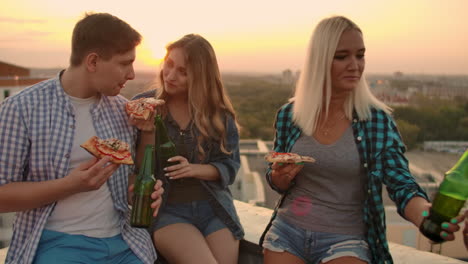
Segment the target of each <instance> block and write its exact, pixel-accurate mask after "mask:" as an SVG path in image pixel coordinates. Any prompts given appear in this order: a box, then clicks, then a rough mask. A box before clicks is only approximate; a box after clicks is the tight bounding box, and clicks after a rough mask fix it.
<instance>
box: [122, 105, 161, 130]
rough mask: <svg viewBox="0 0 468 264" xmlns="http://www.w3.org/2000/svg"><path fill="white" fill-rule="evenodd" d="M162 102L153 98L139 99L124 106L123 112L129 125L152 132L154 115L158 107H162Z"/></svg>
mask: <svg viewBox="0 0 468 264" xmlns="http://www.w3.org/2000/svg"><path fill="white" fill-rule="evenodd" d="M164 103H165V102H164V100H161V99H155V98H140V99H136V100H132V101H129V102H127V103H126V104H125V111H126V112H127V114H128V116H129V122H130V124H131V125H133V126H136V127H137V128H138V129H140V130H142V131H147V132H152V131H153V130H154V115H155V112H156V111H157V108H158V106H161V105H164Z"/></svg>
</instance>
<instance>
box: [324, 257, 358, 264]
mask: <svg viewBox="0 0 468 264" xmlns="http://www.w3.org/2000/svg"><path fill="white" fill-rule="evenodd" d="M322 263H323V262H322ZM341 263H346V264H367V262H365V261H363V260H360V259H358V258H355V257H341V258H336V259H333V260H330V261H328V262H325V263H324V264H341Z"/></svg>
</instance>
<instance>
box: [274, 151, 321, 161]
mask: <svg viewBox="0 0 468 264" xmlns="http://www.w3.org/2000/svg"><path fill="white" fill-rule="evenodd" d="M265 160H266V161H268V162H278V163H302V162H315V159H314V158H312V157H309V156H301V155H299V154H297V153H291V152H287V153H286V152H274V151H270V152H269V153H268V154H267V155H265Z"/></svg>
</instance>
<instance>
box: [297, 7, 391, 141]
mask: <svg viewBox="0 0 468 264" xmlns="http://www.w3.org/2000/svg"><path fill="white" fill-rule="evenodd" d="M346 30H357V31H359V32H361V34H362V31H361V29H360V28H359V27H358V26H357V25H356V24H355V23H354V22H352V21H351V20H349V19H348V18H346V17H343V16H333V17H330V18H326V19H323V20H322V21H320V23H319V24H318V25H317V26H316V28H315V30H314V33H313V34H312V37H311V39H310V43H309V47H308V51H307V57H306V60H305V62H304V66H303V68H302V70H301V75H300V77H299V80H298V82H297V85H296V91H295V94H294V97H293V98H292V99H291V101H294V106H293V120H294V122H295V124H297V125H298V126H299V127H300V128H301V129H302V131H303V132H304V133H305V134H306V135H309V136H310V135H312V134H313V133H314V132H315V129H316V128H317V124H318V120H319V118H320V115H321V111H322V109H323V108H324V109H325V115H327V114H328V109H329V105H330V98H331V91H332V83H331V82H332V79H331V68H332V62H333V58H334V56H335V51H336V47H337V46H338V42H339V41H340V38H341V35H342V34H343V32H344V31H346ZM324 88H325V89H324ZM324 90H325V92H324ZM324 97H325V100H323V99H324ZM324 103H325V105H324ZM343 108H344V111H345V114H346V117H347V118H349V119H351V118H352V114H353V110H355V111H356V113H357V115H358V118H359V119H360V120H368V119H370V117H371V109H372V108H377V109H381V110H383V111H385V112H387V113H390V112H391V108H390V107H388V106H387V105H385V104H384V103H383V102H381V101H379V100H378V99H377V98H376V97H375V96H374V95H373V94H372V93H371V91H370V89H369V86H368V85H367V81H366V79H365V76H364V75H362V76H361V80H360V82H359V84H358V86H357V88H356V89H354V90H353V91H352V92H351V93H350V95H349V96H348V98H346V100H345V103H344V105H343ZM325 117H326V116H325Z"/></svg>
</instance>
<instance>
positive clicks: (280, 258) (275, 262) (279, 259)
mask: <svg viewBox="0 0 468 264" xmlns="http://www.w3.org/2000/svg"><path fill="white" fill-rule="evenodd" d="M263 263H264V264H284V263H288V264H305V263H304V261H302V259H300V258H299V257H296V256H295V255H293V254H291V253H289V252H287V251H283V252H275V251H271V250H268V249H264V251H263Z"/></svg>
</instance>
